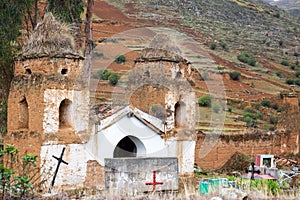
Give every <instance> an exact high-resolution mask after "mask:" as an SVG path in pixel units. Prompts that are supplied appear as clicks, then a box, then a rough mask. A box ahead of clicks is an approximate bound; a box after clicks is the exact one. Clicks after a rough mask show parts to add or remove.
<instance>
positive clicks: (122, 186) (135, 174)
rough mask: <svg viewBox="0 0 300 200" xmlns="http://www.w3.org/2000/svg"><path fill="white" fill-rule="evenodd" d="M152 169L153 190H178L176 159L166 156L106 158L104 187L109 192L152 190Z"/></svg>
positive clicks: (138, 192) (133, 193)
mask: <svg viewBox="0 0 300 200" xmlns="http://www.w3.org/2000/svg"><path fill="white" fill-rule="evenodd" d="M153 171H155V179H156V180H155V181H156V182H159V183H162V184H156V188H155V190H156V191H157V192H158V191H176V190H178V159H177V158H173V157H166V158H106V159H105V187H106V190H107V191H108V192H109V193H113V194H116V193H118V194H121V195H128V194H129V195H135V194H140V193H144V192H149V193H150V192H153V185H151V184H146V183H149V182H153V181H154V180H153Z"/></svg>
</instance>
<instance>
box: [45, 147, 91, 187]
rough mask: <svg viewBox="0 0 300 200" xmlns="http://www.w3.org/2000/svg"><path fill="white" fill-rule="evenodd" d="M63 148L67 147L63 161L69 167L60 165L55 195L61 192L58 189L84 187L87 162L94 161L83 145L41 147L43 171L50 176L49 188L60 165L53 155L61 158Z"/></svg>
mask: <svg viewBox="0 0 300 200" xmlns="http://www.w3.org/2000/svg"><path fill="white" fill-rule="evenodd" d="M63 147H66V150H65V152H64V155H63V160H64V161H66V162H68V165H65V164H63V163H62V164H61V165H60V168H59V170H58V173H57V177H56V180H55V184H54V188H53V192H54V193H55V192H59V191H57V190H58V188H62V186H64V187H68V188H69V189H70V188H80V187H83V183H84V181H85V177H86V170H87V161H88V160H93V158H92V157H91V156H90V154H89V153H87V151H86V150H85V148H84V145H83V144H68V145H62V144H59V145H56V144H51V145H50V144H49V145H47V144H46V145H43V146H42V147H41V155H40V158H41V168H42V170H41V171H43V170H44V171H45V172H49V174H50V176H49V180H48V181H47V185H48V186H50V183H51V181H52V178H53V174H54V171H55V169H56V167H57V163H58V162H57V160H56V159H55V158H53V157H52V155H54V156H56V157H58V158H59V157H60V155H61V152H62V150H63ZM95 178H97V177H95Z"/></svg>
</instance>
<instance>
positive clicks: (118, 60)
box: [115, 55, 126, 64]
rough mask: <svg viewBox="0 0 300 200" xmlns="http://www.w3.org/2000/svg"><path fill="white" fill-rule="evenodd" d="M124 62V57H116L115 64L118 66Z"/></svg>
mask: <svg viewBox="0 0 300 200" xmlns="http://www.w3.org/2000/svg"><path fill="white" fill-rule="evenodd" d="M125 61H126V57H125V56H124V55H117V56H116V58H115V62H116V63H118V64H122V63H124V62H125Z"/></svg>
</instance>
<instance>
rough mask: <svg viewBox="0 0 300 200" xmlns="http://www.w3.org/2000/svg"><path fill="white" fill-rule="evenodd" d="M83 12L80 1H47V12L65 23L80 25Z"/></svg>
mask: <svg viewBox="0 0 300 200" xmlns="http://www.w3.org/2000/svg"><path fill="white" fill-rule="evenodd" d="M83 10H84V5H83V1H82V0H48V7H47V11H48V12H52V13H53V15H54V16H55V17H57V18H58V19H59V20H61V21H64V22H67V23H81V18H80V15H81V13H82V12H83Z"/></svg>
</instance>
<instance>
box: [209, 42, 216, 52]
mask: <svg viewBox="0 0 300 200" xmlns="http://www.w3.org/2000/svg"><path fill="white" fill-rule="evenodd" d="M216 48H217V44H216V43H215V42H213V43H211V45H210V49H211V50H215V49H216Z"/></svg>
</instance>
